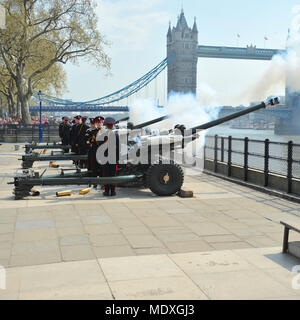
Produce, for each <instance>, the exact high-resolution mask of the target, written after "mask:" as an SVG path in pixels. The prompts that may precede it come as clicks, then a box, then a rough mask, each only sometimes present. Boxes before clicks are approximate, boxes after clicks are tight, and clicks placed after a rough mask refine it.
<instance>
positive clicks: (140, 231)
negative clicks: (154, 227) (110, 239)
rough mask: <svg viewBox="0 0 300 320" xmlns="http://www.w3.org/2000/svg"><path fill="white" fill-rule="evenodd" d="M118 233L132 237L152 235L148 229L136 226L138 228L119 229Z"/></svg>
mask: <svg viewBox="0 0 300 320" xmlns="http://www.w3.org/2000/svg"><path fill="white" fill-rule="evenodd" d="M119 229H120V232H122V234H124V235H125V236H126V235H134V234H142V235H145V234H152V232H151V231H150V229H149V228H147V227H146V226H138V227H119Z"/></svg>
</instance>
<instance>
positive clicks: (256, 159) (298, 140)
mask: <svg viewBox="0 0 300 320" xmlns="http://www.w3.org/2000/svg"><path fill="white" fill-rule="evenodd" d="M216 134H217V135H219V136H223V137H228V136H232V138H241V139H244V138H245V137H248V138H249V139H250V140H251V139H253V140H259V141H262V142H261V143H260V142H259V141H255V142H254V141H253V142H251V141H249V153H255V154H256V155H255V156H250V155H249V160H248V161H249V167H251V168H255V169H260V170H263V169H264V158H263V155H264V149H265V146H264V143H263V141H264V140H265V139H269V140H270V142H271V143H270V156H271V157H272V156H273V157H280V158H283V159H284V160H279V159H270V163H269V166H270V172H273V173H278V174H282V175H286V174H287V161H286V159H287V155H288V148H287V143H288V142H289V141H293V142H294V144H299V145H300V136H279V135H275V134H274V131H273V130H251V129H231V128H229V127H227V126H218V127H214V128H212V129H210V130H208V131H207V137H206V146H209V147H213V146H214V138H210V137H208V136H214V135H216ZM272 142H280V143H283V144H274V143H272ZM218 147H219V148H221V139H219V142H218ZM224 147H225V149H227V148H228V143H227V139H225V144H224ZM232 150H233V151H237V152H242V153H243V152H244V142H243V141H237V140H233V141H232ZM206 156H207V157H209V158H214V150H207V151H206ZM227 159H228V153H227V152H225V153H224V161H225V162H227ZM218 160H221V151H219V152H218ZM293 160H295V161H296V162H294V163H293V168H292V170H293V176H294V177H295V178H300V146H294V148H293ZM297 161H299V163H298V162H297ZM232 162H233V163H234V164H237V165H243V164H244V156H243V154H237V153H234V152H233V154H232Z"/></svg>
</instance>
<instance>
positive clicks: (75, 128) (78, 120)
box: [70, 116, 81, 154]
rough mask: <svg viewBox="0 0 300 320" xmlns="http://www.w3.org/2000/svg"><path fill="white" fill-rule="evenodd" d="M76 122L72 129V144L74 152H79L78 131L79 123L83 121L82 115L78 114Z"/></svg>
mask: <svg viewBox="0 0 300 320" xmlns="http://www.w3.org/2000/svg"><path fill="white" fill-rule="evenodd" d="M73 121H74V123H73V125H72V127H71V129H70V144H71V147H72V149H71V150H72V152H75V153H76V154H77V153H78V148H77V147H76V133H77V130H78V125H79V124H80V121H81V116H76V117H74V120H73Z"/></svg>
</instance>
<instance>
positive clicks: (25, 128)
mask: <svg viewBox="0 0 300 320" xmlns="http://www.w3.org/2000/svg"><path fill="white" fill-rule="evenodd" d="M57 136H58V125H53V124H43V140H44V141H45V142H50V141H52V140H53V139H55V138H57ZM0 139H1V141H5V140H7V139H10V140H13V142H21V141H23V140H24V139H28V141H36V142H38V140H39V124H36V125H24V124H8V125H2V126H0Z"/></svg>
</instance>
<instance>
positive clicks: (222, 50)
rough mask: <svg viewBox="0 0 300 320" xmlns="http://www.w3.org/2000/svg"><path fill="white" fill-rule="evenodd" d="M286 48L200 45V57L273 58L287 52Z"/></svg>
mask: <svg viewBox="0 0 300 320" xmlns="http://www.w3.org/2000/svg"><path fill="white" fill-rule="evenodd" d="M285 53H286V50H278V49H262V48H256V46H250V47H249V46H247V47H246V48H242V47H220V46H202V45H200V46H198V57H199V58H221V59H245V60H272V58H273V57H274V56H275V55H277V54H285Z"/></svg>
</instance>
